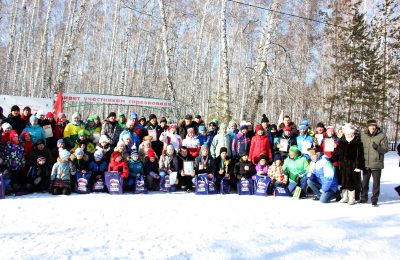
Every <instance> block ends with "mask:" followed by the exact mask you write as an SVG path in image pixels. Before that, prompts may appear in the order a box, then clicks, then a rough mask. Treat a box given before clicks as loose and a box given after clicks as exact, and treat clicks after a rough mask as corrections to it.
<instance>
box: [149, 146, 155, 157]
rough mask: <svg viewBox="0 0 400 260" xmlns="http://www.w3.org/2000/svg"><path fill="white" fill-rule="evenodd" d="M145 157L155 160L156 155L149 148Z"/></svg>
mask: <svg viewBox="0 0 400 260" xmlns="http://www.w3.org/2000/svg"><path fill="white" fill-rule="evenodd" d="M147 157H149V158H156V154H155V152H154V150H153V149H151V148H150V149H149V150H148V151H147Z"/></svg>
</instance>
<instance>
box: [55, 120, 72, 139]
mask: <svg viewBox="0 0 400 260" xmlns="http://www.w3.org/2000/svg"><path fill="white" fill-rule="evenodd" d="M68 124H69V121H65V122H62V121H59V122H58V123H57V124H56V129H55V132H56V139H57V140H58V139H61V138H64V130H65V128H66V127H67V125H68Z"/></svg>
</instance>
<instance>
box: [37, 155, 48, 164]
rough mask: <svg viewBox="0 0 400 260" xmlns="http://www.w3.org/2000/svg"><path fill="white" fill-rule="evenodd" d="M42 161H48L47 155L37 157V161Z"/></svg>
mask: <svg viewBox="0 0 400 260" xmlns="http://www.w3.org/2000/svg"><path fill="white" fill-rule="evenodd" d="M40 161H46V157H44V156H39V157H38V158H37V159H36V162H37V163H39V162H40Z"/></svg>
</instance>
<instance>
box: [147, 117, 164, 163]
mask: <svg viewBox="0 0 400 260" xmlns="http://www.w3.org/2000/svg"><path fill="white" fill-rule="evenodd" d="M146 130H147V132H148V133H149V135H150V132H151V131H156V139H154V138H153V139H152V140H151V147H152V148H153V150H154V151H155V152H156V154H157V156H161V153H162V148H163V143H162V142H161V141H160V140H159V139H160V135H161V133H162V132H163V129H162V128H161V126H159V125H158V124H155V125H153V124H151V123H148V124H147V126H146Z"/></svg>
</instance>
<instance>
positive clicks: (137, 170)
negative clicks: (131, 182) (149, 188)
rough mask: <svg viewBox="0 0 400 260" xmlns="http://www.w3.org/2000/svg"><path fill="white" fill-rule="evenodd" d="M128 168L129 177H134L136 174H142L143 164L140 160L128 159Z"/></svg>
mask: <svg viewBox="0 0 400 260" xmlns="http://www.w3.org/2000/svg"><path fill="white" fill-rule="evenodd" d="M128 168H129V177H136V175H137V174H140V175H142V176H143V175H144V165H143V163H142V161H140V160H137V161H135V160H132V159H131V160H129V162H128Z"/></svg>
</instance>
